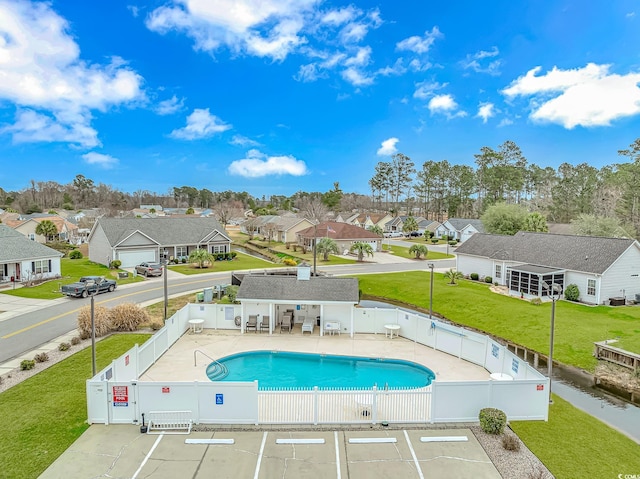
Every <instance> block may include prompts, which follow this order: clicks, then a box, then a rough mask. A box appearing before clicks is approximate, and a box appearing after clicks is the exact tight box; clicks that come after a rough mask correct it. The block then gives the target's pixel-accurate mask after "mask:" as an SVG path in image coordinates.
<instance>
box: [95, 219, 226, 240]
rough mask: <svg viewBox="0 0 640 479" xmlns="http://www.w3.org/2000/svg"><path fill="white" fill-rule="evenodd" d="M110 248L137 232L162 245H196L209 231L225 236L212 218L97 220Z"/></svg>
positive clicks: (216, 221)
mask: <svg viewBox="0 0 640 479" xmlns="http://www.w3.org/2000/svg"><path fill="white" fill-rule="evenodd" d="M98 225H100V226H102V229H103V230H104V232H105V234H106V236H107V239H108V240H109V243H110V244H111V246H115V245H117V244H118V243H120V242H121V241H122V240H123V239H125V238H127V237H128V236H129V235H131V234H132V233H134V232H135V231H140V232H142V233H144V234H145V235H147V236H149V237H150V238H151V239H153V240H155V241H157V242H158V243H159V244H160V245H162V246H170V245H185V244H198V243H199V242H201V241H202V240H203V239H204V238H206V237H207V236H208V235H209V234H210V233H211V232H212V231H214V230H215V231H219V232H220V233H222V234H223V235H225V236H228V235H227V234H226V232H225V230H224V228H223V227H222V226H221V225H220V223H218V220H216V219H215V218H210V217H209V218H204V217H195V218H170V217H158V218H99V219H98V221H97V222H96V227H97V226H98Z"/></svg>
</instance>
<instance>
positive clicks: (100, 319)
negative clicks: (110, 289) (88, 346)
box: [78, 304, 111, 339]
mask: <svg viewBox="0 0 640 479" xmlns="http://www.w3.org/2000/svg"><path fill="white" fill-rule="evenodd" d="M93 319H94V323H95V327H96V337H100V336H104V335H105V334H107V333H108V332H109V331H111V318H110V314H109V310H108V309H107V308H105V307H104V306H100V305H98V304H96V305H95V310H94V318H93ZM78 331H79V332H80V337H81V338H83V339H87V338H90V337H91V306H84V307H83V308H80V311H79V312H78Z"/></svg>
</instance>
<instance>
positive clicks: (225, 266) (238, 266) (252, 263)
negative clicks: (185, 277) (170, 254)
mask: <svg viewBox="0 0 640 479" xmlns="http://www.w3.org/2000/svg"><path fill="white" fill-rule="evenodd" d="M281 267H282V265H281V264H276V263H271V262H269V261H266V260H264V259H261V258H256V257H255V256H251V255H248V254H244V253H238V255H237V256H236V258H235V259H234V260H232V261H214V262H213V265H211V266H209V267H208V268H197V267H195V266H193V265H192V264H189V263H187V264H180V265H169V269H171V270H173V271H177V272H178V273H182V274H203V273H220V272H223V271H239V270H242V269H262V268H281Z"/></svg>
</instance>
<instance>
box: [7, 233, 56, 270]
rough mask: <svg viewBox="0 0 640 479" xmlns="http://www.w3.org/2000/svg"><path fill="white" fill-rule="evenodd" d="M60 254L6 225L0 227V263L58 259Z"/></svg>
mask: <svg viewBox="0 0 640 479" xmlns="http://www.w3.org/2000/svg"><path fill="white" fill-rule="evenodd" d="M59 257H62V253H59V252H58V251H56V250H54V249H51V248H49V247H48V246H45V245H43V244H40V243H38V242H36V241H31V240H30V239H28V238H27V237H26V236H25V235H23V234H22V233H19V232H18V231H15V230H14V229H13V228H10V227H9V226H7V225H0V262H1V263H7V262H13V261H24V260H33V259H45V258H59Z"/></svg>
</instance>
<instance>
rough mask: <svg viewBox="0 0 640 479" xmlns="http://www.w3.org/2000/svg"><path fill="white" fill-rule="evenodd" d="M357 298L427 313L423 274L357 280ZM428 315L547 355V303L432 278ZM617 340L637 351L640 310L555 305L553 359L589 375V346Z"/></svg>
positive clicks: (591, 360)
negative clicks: (408, 306)
mask: <svg viewBox="0 0 640 479" xmlns="http://www.w3.org/2000/svg"><path fill="white" fill-rule="evenodd" d="M358 278H359V280H360V289H361V290H362V292H363V294H365V295H370V296H377V297H381V298H389V299H393V300H397V301H401V302H404V303H407V304H411V305H416V306H418V307H420V308H423V309H424V310H428V309H429V283H430V282H429V273H428V272H424V271H412V272H406V273H391V274H383V275H363V276H359V277H358ZM433 310H434V311H435V312H437V313H439V314H440V315H442V316H444V317H445V318H447V319H449V320H451V321H454V322H456V323H459V324H462V325H466V326H470V327H472V328H476V329H479V330H481V331H485V332H487V333H490V334H494V335H496V336H499V337H501V338H505V339H508V340H510V341H512V342H514V343H516V344H520V345H522V346H526V347H527V348H529V349H531V350H535V351H539V352H541V353H545V354H546V353H548V351H549V329H550V327H549V326H550V317H551V304H550V303H545V304H542V305H539V306H535V305H532V304H531V303H529V302H528V301H523V300H521V299H519V298H511V297H507V296H504V295H500V294H496V293H491V292H490V291H489V285H487V284H485V283H478V282H475V281H468V280H462V281H460V282H459V284H458V285H456V286H450V285H448V284H447V280H446V279H445V278H444V276H443V275H442V274H438V273H436V274H435V276H434V288H433ZM615 337H620V338H621V339H622V341H623V342H624V344H625V346H626V347H628V348H629V349H630V350H632V351H637V350H639V349H640V307H637V306H623V307H610V306H585V305H581V304H577V303H570V302H568V301H559V302H558V303H557V304H556V315H555V338H554V359H556V360H557V361H559V362H562V363H565V364H570V365H573V366H577V367H580V368H583V369H585V370H587V371H591V372H592V371H593V370H594V368H595V365H596V363H597V361H596V359H595V358H594V357H593V356H592V353H593V343H594V342H595V341H602V340H604V339H611V338H615Z"/></svg>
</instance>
